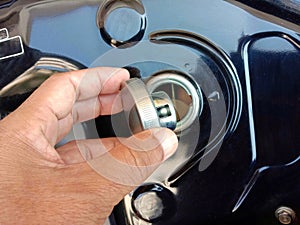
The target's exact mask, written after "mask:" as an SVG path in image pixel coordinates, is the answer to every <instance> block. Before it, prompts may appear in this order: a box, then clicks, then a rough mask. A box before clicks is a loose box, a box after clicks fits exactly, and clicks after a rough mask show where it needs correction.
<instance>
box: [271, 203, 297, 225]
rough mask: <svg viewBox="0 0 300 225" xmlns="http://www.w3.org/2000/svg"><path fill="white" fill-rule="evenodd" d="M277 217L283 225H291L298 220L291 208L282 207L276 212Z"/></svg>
mask: <svg viewBox="0 0 300 225" xmlns="http://www.w3.org/2000/svg"><path fill="white" fill-rule="evenodd" d="M275 216H276V218H277V219H278V221H279V222H280V223H281V224H291V223H293V221H294V220H295V218H296V213H295V211H294V210H292V209H291V208H289V207H284V206H283V207H280V208H278V209H277V210H276V211H275Z"/></svg>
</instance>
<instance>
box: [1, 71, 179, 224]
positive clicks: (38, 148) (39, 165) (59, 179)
mask: <svg viewBox="0 0 300 225" xmlns="http://www.w3.org/2000/svg"><path fill="white" fill-rule="evenodd" d="M127 79H129V74H128V72H127V71H126V70H123V69H117V68H104V67H102V68H94V69H88V70H80V71H76V72H70V73H63V74H57V75H54V76H52V77H51V78H49V79H48V80H47V81H46V82H44V83H43V84H42V85H41V87H40V88H39V89H37V90H36V91H35V92H34V93H33V94H32V95H31V96H30V97H29V98H28V99H27V101H26V102H24V103H23V104H22V105H21V106H20V107H19V108H18V109H17V110H16V111H15V112H13V113H11V114H10V115H9V116H8V117H6V118H5V119H4V120H2V121H0V143H1V145H0V207H1V213H0V224H104V222H105V220H106V219H107V217H108V216H109V215H110V214H111V212H112V209H113V207H114V206H115V205H116V204H118V203H119V202H120V201H121V200H122V199H123V197H124V196H125V195H126V194H128V193H129V192H130V191H132V190H133V189H134V188H135V186H137V185H139V184H141V183H142V182H143V181H144V180H145V179H146V178H147V177H149V175H151V173H152V172H153V171H154V170H155V169H156V168H157V167H158V166H159V165H160V164H161V163H162V162H163V161H164V160H166V159H167V158H168V157H170V156H171V155H172V154H173V153H174V152H175V150H176V148H177V146H178V141H177V137H176V135H175V134H174V133H173V132H172V131H170V130H168V129H164V128H156V129H152V130H148V131H144V132H142V133H139V134H136V135H135V136H134V137H130V138H128V139H118V138H108V139H102V140H78V141H76V140H75V141H72V142H70V143H67V144H65V145H63V146H61V147H59V148H57V149H55V145H56V144H57V143H58V142H60V140H62V139H63V137H64V136H65V135H67V134H68V133H69V131H70V130H71V129H72V126H73V125H74V124H76V123H79V122H83V121H87V120H90V119H93V118H96V117H97V116H99V115H108V114H111V113H116V112H118V111H121V110H122V105H121V103H120V100H119V98H118V94H119V91H120V89H121V87H122V83H123V82H124V81H126V80H127ZM145 146H147V147H145ZM87 160H88V161H87ZM109 162H110V163H109ZM124 168H125V169H124Z"/></svg>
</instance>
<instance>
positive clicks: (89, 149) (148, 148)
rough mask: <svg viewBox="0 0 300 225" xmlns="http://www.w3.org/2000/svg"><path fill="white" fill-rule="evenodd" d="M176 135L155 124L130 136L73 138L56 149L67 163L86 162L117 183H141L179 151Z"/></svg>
mask: <svg viewBox="0 0 300 225" xmlns="http://www.w3.org/2000/svg"><path fill="white" fill-rule="evenodd" d="M177 146H178V139H177V136H176V135H175V134H174V133H173V132H172V131H171V130H169V129H166V128H155V129H151V130H147V131H144V132H141V133H138V134H135V135H134V136H132V137H130V138H126V139H125V138H108V139H98V140H80V141H73V142H70V143H68V144H66V145H65V146H62V147H61V148H59V149H57V151H58V153H59V154H60V156H61V158H62V160H63V161H64V162H65V163H66V164H76V163H82V162H86V163H88V164H89V166H90V167H91V168H92V169H93V170H94V171H96V172H97V173H98V174H99V175H100V176H102V177H104V178H106V179H107V180H108V181H111V182H113V183H115V184H120V185H125V186H138V185H140V184H141V183H142V182H143V181H145V180H146V179H147V178H148V177H149V176H150V175H151V174H152V173H153V172H154V170H155V169H156V168H157V167H158V166H159V165H160V164H161V163H162V162H163V161H164V160H166V159H167V158H169V157H170V156H171V155H173V153H174V152H175V151H176V149H177Z"/></svg>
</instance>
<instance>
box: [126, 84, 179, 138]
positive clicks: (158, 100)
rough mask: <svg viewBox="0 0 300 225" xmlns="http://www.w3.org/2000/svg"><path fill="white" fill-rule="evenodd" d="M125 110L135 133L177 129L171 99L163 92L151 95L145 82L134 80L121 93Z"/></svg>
mask: <svg viewBox="0 0 300 225" xmlns="http://www.w3.org/2000/svg"><path fill="white" fill-rule="evenodd" d="M121 96H122V103H123V109H124V112H125V114H126V118H127V119H128V121H129V126H130V129H131V131H132V132H133V133H136V132H140V131H142V130H147V129H150V128H155V127H166V128H169V129H171V130H174V129H175V128H176V124H177V116H176V111H175V108H174V105H173V103H172V101H171V99H170V97H169V96H168V95H167V94H166V93H165V92H163V91H160V92H155V93H152V94H150V93H149V91H148V90H147V88H146V85H145V84H144V82H143V81H142V80H140V79H138V78H133V79H130V80H128V81H126V82H125V84H124V88H123V89H122V91H121Z"/></svg>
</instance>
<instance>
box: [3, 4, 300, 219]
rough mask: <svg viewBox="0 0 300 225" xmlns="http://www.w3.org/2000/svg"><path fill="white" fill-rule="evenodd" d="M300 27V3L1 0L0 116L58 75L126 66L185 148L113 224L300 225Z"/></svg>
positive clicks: (95, 128) (118, 130) (115, 129)
mask: <svg viewBox="0 0 300 225" xmlns="http://www.w3.org/2000/svg"><path fill="white" fill-rule="evenodd" d="M299 23H300V2H299V1H298V0H289V1H283V0H282V1H281V0H279V1H271V0H261V1H244V0H240V1H238V0H227V1H223V0H185V1H182V0H87V1H82V0H73V1H68V0H4V1H0V114H1V118H2V117H4V116H5V115H7V114H8V113H9V112H11V111H13V110H15V109H16V108H17V107H18V106H19V105H20V104H21V103H22V102H23V101H24V100H25V99H26V98H27V97H28V96H29V95H30V94H31V93H32V91H34V90H35V89H36V88H37V87H38V86H39V85H40V84H41V83H42V82H43V81H44V80H46V79H47V78H48V77H49V76H51V75H52V74H54V73H57V72H64V71H73V70H78V69H82V68H89V67H96V66H115V67H125V68H127V69H128V70H129V71H130V73H131V76H132V78H140V79H141V80H143V81H144V83H145V85H146V87H147V88H148V91H149V93H155V92H157V91H164V93H167V95H168V96H169V97H170V99H171V100H172V102H173V105H174V107H175V110H176V114H177V121H176V123H177V124H176V129H175V132H176V134H177V136H178V139H179V148H178V150H177V152H176V154H175V155H174V156H172V157H171V158H170V159H169V160H168V161H166V162H165V163H164V164H163V165H162V166H161V167H159V168H158V170H157V171H155V173H154V174H153V175H152V176H151V177H149V179H148V180H147V181H146V182H145V183H144V184H142V185H141V186H139V187H138V188H137V189H136V190H134V191H133V192H132V193H130V194H129V195H128V196H126V197H125V198H124V200H123V201H122V202H121V203H120V204H119V205H118V206H117V207H116V208H115V210H114V212H113V214H112V215H111V218H110V221H109V223H110V224H112V225H125V224H126V225H148V224H154V225H182V224H184V225H195V224H205V225H206V224H213V225H215V224H218V225H220V224H224V225H225V224H226V225H231V224H245V225H247V224H249V225H250V224H251V225H252V224H259V225H264V224H268V225H276V224H300V222H299V219H298V218H299V216H300V170H299V165H300V133H299V128H300V117H299V115H300V76H299V73H300V63H299V62H300V52H299V48H300V36H299V32H300V27H299ZM120 121H123V120H122V115H113V116H109V117H108V116H107V117H99V118H97V119H96V120H93V121H89V122H86V123H84V124H81V125H80V126H79V127H78V129H79V133H81V134H83V136H84V137H99V136H100V137H107V136H126V135H128V130H127V127H126V124H125V125H124V127H123V126H120ZM74 132H75V133H76V129H75V131H74ZM129 132H130V131H129ZM71 136H72V135H70V137H67V139H68V138H72V137H71ZM73 136H74V134H73ZM75 136H76V134H75ZM67 139H66V140H67Z"/></svg>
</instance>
